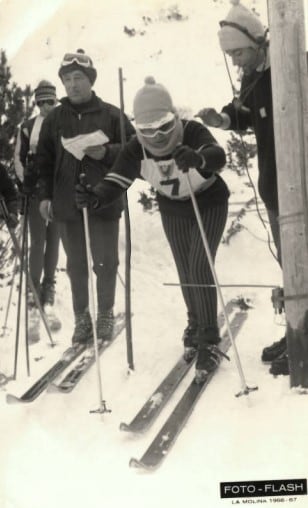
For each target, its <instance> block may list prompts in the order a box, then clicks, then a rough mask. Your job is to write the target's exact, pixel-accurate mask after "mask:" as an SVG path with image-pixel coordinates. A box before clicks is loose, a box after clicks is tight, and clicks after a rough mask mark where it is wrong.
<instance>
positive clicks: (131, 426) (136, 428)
mask: <svg viewBox="0 0 308 508" xmlns="http://www.w3.org/2000/svg"><path fill="white" fill-rule="evenodd" d="M236 307H237V303H236V302H235V301H234V300H229V301H228V302H227V304H226V312H227V314H228V316H229V317H230V314H231V313H232V311H233V310H234V309H235V308H236ZM218 321H220V325H219V327H222V326H223V325H224V324H225V322H224V321H225V316H224V313H223V312H222V311H221V312H220V314H219V317H218ZM195 360H196V358H195V357H194V358H192V359H191V361H189V362H187V369H185V368H184V366H183V373H182V374H181V376H180V377H179V378H178V379H177V380H176V383H174V385H173V387H172V390H171V392H170V393H169V394H167V395H166V396H165V397H164V399H163V401H162V403H161V404H160V405H159V406H157V407H156V408H155V410H154V411H153V414H152V416H150V417H146V416H145V417H143V416H142V415H143V413H144V410H145V408H146V407H147V405H149V401H150V400H151V399H152V398H153V397H154V396H155V395H156V394H157V393H160V392H161V387H162V386H163V385H164V384H165V383H166V382H167V380H168V379H169V378H171V377H172V373H173V372H174V371H176V370H177V366H178V365H180V364H181V363H182V362H183V356H180V357H179V359H178V360H177V362H176V364H175V365H174V366H173V367H172V368H171V370H170V371H169V373H167V374H166V376H165V378H164V379H163V380H162V382H161V383H160V384H159V386H158V387H157V388H156V389H155V390H154V391H153V392H152V394H151V395H150V396H149V397H148V399H147V400H146V402H145V403H144V404H143V406H142V407H141V408H140V410H139V411H138V412H137V413H136V415H135V416H134V417H133V419H132V420H131V421H130V423H126V422H121V423H120V425H119V430H120V431H123V432H132V433H133V434H144V433H145V432H146V431H147V430H148V429H149V428H150V427H151V426H152V424H153V423H154V421H155V420H156V419H157V417H158V416H159V415H160V413H161V412H162V410H163V409H164V407H165V406H166V404H167V403H168V402H169V400H170V399H171V398H172V396H173V394H174V392H175V391H176V389H177V388H178V386H179V385H180V383H181V382H182V380H183V379H184V377H185V376H186V374H188V372H189V370H190V369H191V367H192V365H193V364H194V362H195ZM140 418H144V419H142V420H140ZM137 420H139V422H137Z"/></svg>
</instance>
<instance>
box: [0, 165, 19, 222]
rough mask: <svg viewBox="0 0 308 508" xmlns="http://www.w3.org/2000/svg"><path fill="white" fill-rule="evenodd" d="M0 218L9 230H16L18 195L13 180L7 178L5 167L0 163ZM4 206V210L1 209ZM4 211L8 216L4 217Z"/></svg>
mask: <svg viewBox="0 0 308 508" xmlns="http://www.w3.org/2000/svg"><path fill="white" fill-rule="evenodd" d="M0 200H1V207H0V218H1V219H2V220H6V224H7V226H8V227H9V228H12V229H14V228H16V226H17V224H18V195H17V189H16V187H15V185H14V183H13V180H12V179H11V178H10V177H9V175H8V173H7V171H6V168H5V166H3V164H1V163H0ZM3 206H4V209H3ZM6 210H7V212H8V216H7V217H6V216H5V213H6Z"/></svg>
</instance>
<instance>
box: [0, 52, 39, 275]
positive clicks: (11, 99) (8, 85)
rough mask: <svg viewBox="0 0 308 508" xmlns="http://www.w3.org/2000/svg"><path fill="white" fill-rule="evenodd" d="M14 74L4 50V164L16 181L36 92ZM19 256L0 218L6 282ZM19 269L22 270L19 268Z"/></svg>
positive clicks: (0, 126)
mask: <svg viewBox="0 0 308 508" xmlns="http://www.w3.org/2000/svg"><path fill="white" fill-rule="evenodd" d="M11 78H12V75H11V71H10V68H9V66H8V62H7V58H6V54H5V51H3V50H0V162H1V163H2V164H3V165H4V166H5V167H6V168H7V171H8V173H9V174H10V176H12V177H13V178H15V172H14V166H13V154H14V147H15V140H16V135H17V129H18V126H19V125H20V123H21V122H22V121H23V120H24V119H26V118H29V116H30V115H31V113H32V111H33V105H32V103H31V96H32V90H31V87H30V86H29V85H26V86H25V88H24V89H22V88H20V87H19V86H17V84H16V83H14V82H11ZM14 258H15V252H14V249H13V248H12V245H11V241H10V236H9V234H8V231H7V228H6V227H5V223H4V221H3V220H1V218H0V270H1V274H2V278H3V277H4V278H6V276H8V275H9V271H10V268H11V266H12V261H13V260H14ZM17 269H18V267H17Z"/></svg>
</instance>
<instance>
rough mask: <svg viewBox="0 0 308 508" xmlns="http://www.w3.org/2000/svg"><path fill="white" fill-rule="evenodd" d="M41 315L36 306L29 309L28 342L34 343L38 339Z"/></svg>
mask: <svg viewBox="0 0 308 508" xmlns="http://www.w3.org/2000/svg"><path fill="white" fill-rule="evenodd" d="M40 323H41V315H40V311H39V309H38V308H37V307H35V306H33V307H32V308H30V309H29V321H28V341H29V344H36V343H37V342H39V340H40Z"/></svg>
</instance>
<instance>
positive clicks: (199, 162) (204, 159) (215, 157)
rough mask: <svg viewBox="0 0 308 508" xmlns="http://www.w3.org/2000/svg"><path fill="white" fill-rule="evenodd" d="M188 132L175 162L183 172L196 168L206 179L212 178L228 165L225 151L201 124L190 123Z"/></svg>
mask: <svg viewBox="0 0 308 508" xmlns="http://www.w3.org/2000/svg"><path fill="white" fill-rule="evenodd" d="M186 130H187V132H186V136H185V141H184V145H181V146H179V147H178V148H177V149H176V150H175V152H174V154H173V157H174V160H175V162H176V164H177V166H178V168H179V169H180V170H181V171H183V172H188V171H189V169H190V168H195V169H197V171H199V173H200V174H201V175H202V176H203V177H204V178H210V177H211V176H212V175H213V173H216V172H217V171H220V170H221V169H222V168H223V167H224V165H225V164H226V156H225V151H224V149H223V148H222V147H221V146H220V145H219V144H218V143H217V141H216V139H215V138H214V136H212V134H211V133H210V132H209V130H208V129H207V128H206V127H204V126H203V125H201V124H200V123H198V122H195V121H190V122H188V124H187V125H186Z"/></svg>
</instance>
